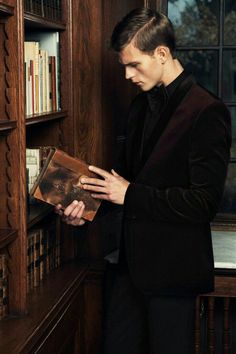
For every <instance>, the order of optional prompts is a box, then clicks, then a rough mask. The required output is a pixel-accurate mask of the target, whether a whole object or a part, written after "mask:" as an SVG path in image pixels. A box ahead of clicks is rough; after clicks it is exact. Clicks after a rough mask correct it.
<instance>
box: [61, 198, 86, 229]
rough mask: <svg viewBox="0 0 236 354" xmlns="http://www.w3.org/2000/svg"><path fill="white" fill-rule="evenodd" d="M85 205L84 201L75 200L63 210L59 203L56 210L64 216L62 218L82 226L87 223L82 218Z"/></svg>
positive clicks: (69, 222) (74, 224)
mask: <svg viewBox="0 0 236 354" xmlns="http://www.w3.org/2000/svg"><path fill="white" fill-rule="evenodd" d="M84 208H85V205H84V203H83V202H81V201H80V202H78V201H77V200H74V201H73V202H72V203H71V204H70V205H68V207H67V208H66V209H65V210H62V206H61V205H60V204H58V205H57V206H56V207H55V212H56V213H57V214H59V215H60V216H61V217H62V220H63V221H64V222H65V223H66V224H68V225H73V226H81V225H84V224H85V220H84V219H83V218H82V216H83V212H84Z"/></svg>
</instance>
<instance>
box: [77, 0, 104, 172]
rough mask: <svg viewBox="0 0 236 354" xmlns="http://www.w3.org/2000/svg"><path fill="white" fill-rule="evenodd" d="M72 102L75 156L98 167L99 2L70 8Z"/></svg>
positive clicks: (78, 4) (99, 121) (80, 3)
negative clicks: (71, 13) (71, 29)
mask: <svg viewBox="0 0 236 354" xmlns="http://www.w3.org/2000/svg"><path fill="white" fill-rule="evenodd" d="M73 80H74V82H73V99H74V116H75V117H76V123H75V131H74V132H72V133H74V134H75V140H76V145H75V153H76V155H78V156H80V157H81V158H82V159H85V160H87V161H88V162H89V163H93V164H98V165H101V161H102V125H101V2H100V1H93V0H87V1H83V0H77V1H74V6H73Z"/></svg>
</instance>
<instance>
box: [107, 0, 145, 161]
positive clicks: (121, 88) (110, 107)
mask: <svg viewBox="0 0 236 354" xmlns="http://www.w3.org/2000/svg"><path fill="white" fill-rule="evenodd" d="M143 4H144V2H143V1H141V0H130V1H124V0H121V1H115V0H111V1H104V2H103V24H102V25H103V54H102V58H103V60H102V99H103V122H104V123H103V139H104V141H105V144H104V145H105V150H104V156H107V158H106V161H105V162H104V164H105V165H106V166H107V167H111V166H112V165H113V161H114V159H115V155H116V151H117V148H116V137H117V136H119V135H122V134H123V131H124V126H125V122H126V117H127V112H128V107H129V105H130V102H131V100H132V98H133V97H134V96H135V95H136V93H137V89H136V87H134V85H132V84H131V83H130V82H128V81H126V80H125V77H124V69H123V68H122V67H121V65H120V64H119V63H118V57H117V54H116V53H114V52H113V50H111V49H110V37H111V34H112V31H113V29H114V26H115V25H116V23H117V22H118V21H120V20H121V18H122V17H124V16H125V15H126V14H127V13H128V12H129V11H131V10H132V9H133V8H135V7H141V6H143Z"/></svg>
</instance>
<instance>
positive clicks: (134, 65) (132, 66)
mask: <svg viewBox="0 0 236 354" xmlns="http://www.w3.org/2000/svg"><path fill="white" fill-rule="evenodd" d="M130 66H131V68H136V67H137V66H138V64H136V63H134V64H130Z"/></svg>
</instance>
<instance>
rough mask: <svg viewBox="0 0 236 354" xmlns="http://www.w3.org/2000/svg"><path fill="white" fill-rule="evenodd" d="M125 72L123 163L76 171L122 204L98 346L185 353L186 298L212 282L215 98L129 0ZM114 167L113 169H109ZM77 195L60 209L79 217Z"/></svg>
mask: <svg viewBox="0 0 236 354" xmlns="http://www.w3.org/2000/svg"><path fill="white" fill-rule="evenodd" d="M112 47H113V48H114V49H115V50H116V51H117V52H118V55H119V61H120V63H121V64H122V65H123V66H124V68H125V76H126V79H128V80H131V81H132V82H133V83H134V84H136V85H138V86H139V88H140V89H141V90H142V91H143V92H142V93H140V94H139V95H137V97H136V98H135V100H134V102H133V103H132V105H131V108H130V112H129V117H128V123H127V135H126V149H125V157H124V158H123V162H124V164H123V166H122V168H120V169H119V170H117V171H114V170H112V171H111V173H109V172H107V171H104V170H102V169H100V168H97V167H94V166H90V170H91V171H93V172H96V173H97V174H98V175H100V176H101V177H102V179H88V178H84V179H83V181H82V183H83V188H84V189H85V190H89V191H91V192H92V195H93V197H94V198H100V199H102V200H106V201H109V202H111V203H113V204H118V205H123V220H122V237H121V246H120V258H119V263H118V265H117V266H114V267H113V270H112V280H111V281H110V283H109V296H108V298H107V301H106V313H105V327H104V331H105V344H104V352H105V353H106V354H115V353H117V354H121V353H122V354H138V353H140V354H141V353H142V354H148V353H155V354H185V353H194V316H195V300H196V296H197V295H198V294H199V293H204V292H209V291H212V290H213V288H214V264H213V253H212V243H211V232H210V225H209V223H210V221H211V220H212V218H213V217H214V216H215V214H216V212H217V209H218V206H219V204H220V201H221V197H222V193H223V187H224V182H225V177H226V172H227V164H228V160H229V151H230V141H231V138H230V116H229V112H228V110H227V109H226V107H225V106H224V104H223V103H222V102H221V101H220V100H219V99H218V98H216V97H214V96H213V95H211V94H210V93H208V92H207V91H206V90H204V89H203V88H201V87H200V86H199V85H197V84H196V83H195V81H194V79H193V77H192V76H191V75H188V74H187V73H186V72H185V71H184V69H183V67H182V65H181V64H180V62H179V61H178V60H177V59H176V58H175V57H174V50H175V36H174V32H173V28H172V25H171V23H170V21H169V20H168V18H167V17H165V16H164V15H162V14H160V13H157V12H154V11H152V10H150V9H147V8H141V9H135V10H133V11H132V12H131V13H129V14H128V15H127V16H126V17H125V18H123V19H122V20H121V22H119V23H118V24H117V26H116V27H115V29H114V31H113V34H112ZM118 173H119V174H118ZM83 208H84V206H83V203H81V202H79V201H74V202H73V203H72V204H71V205H70V206H69V207H68V208H67V209H66V210H65V211H64V213H62V211H61V210H60V206H58V209H57V210H58V212H59V213H60V214H63V215H64V218H65V221H66V222H68V223H69V224H72V225H81V224H83V223H84V220H83V210H84V209H83Z"/></svg>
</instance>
